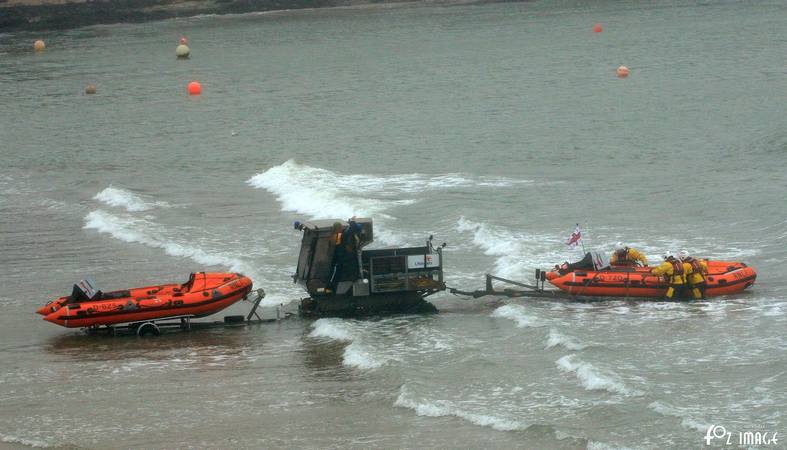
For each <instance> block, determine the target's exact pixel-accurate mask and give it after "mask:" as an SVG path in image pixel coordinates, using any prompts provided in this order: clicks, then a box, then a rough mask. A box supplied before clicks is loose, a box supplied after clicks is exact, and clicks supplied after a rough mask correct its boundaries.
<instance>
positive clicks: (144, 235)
mask: <svg viewBox="0 0 787 450" xmlns="http://www.w3.org/2000/svg"><path fill="white" fill-rule="evenodd" d="M84 228H86V229H93V230H96V231H98V232H99V233H106V234H109V235H111V236H112V237H114V238H115V239H119V240H121V241H123V242H128V243H135V244H143V245H146V246H148V247H152V248H158V249H161V250H163V251H164V253H166V254H167V255H170V256H176V257H181V258H188V259H191V260H192V261H195V262H197V263H199V264H204V265H206V266H222V267H226V268H227V269H228V270H229V271H230V272H239V273H243V274H245V275H247V276H248V277H250V278H251V279H252V281H254V280H255V279H256V280H261V279H262V277H261V276H260V275H259V273H258V272H257V270H256V269H255V268H254V267H252V266H251V265H250V264H249V263H247V262H246V261H244V260H243V259H241V258H239V257H237V256H235V255H229V254H225V253H222V252H213V251H208V250H205V249H203V248H201V247H199V246H197V245H195V244H193V243H191V242H178V241H176V240H174V238H170V237H168V236H167V234H168V233H167V231H166V230H162V229H160V228H161V227H160V226H158V225H157V224H155V223H153V222H151V221H149V220H148V219H140V218H136V217H130V216H118V215H114V214H110V213H108V212H106V211H103V210H100V209H98V210H95V211H91V212H90V213H88V214H87V215H86V216H85V226H84ZM293 299H294V297H293V296H288V295H284V294H279V295H276V294H269V295H266V297H265V299H263V301H262V302H260V304H261V305H262V306H275V305H279V304H282V303H284V304H287V303H290V302H291V301H293Z"/></svg>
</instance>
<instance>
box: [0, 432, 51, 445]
mask: <svg viewBox="0 0 787 450" xmlns="http://www.w3.org/2000/svg"><path fill="white" fill-rule="evenodd" d="M0 442H5V443H6V444H21V445H25V446H27V447H33V448H48V447H51V445H50V444H48V443H47V442H44V441H41V440H38V439H27V438H22V437H18V436H11V435H2V437H0Z"/></svg>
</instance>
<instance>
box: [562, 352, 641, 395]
mask: <svg viewBox="0 0 787 450" xmlns="http://www.w3.org/2000/svg"><path fill="white" fill-rule="evenodd" d="M556 364H557V367H558V368H559V369H560V370H562V371H563V372H567V373H575V374H576V376H577V378H578V379H579V382H580V384H582V386H583V387H584V388H585V389H587V390H589V391H596V390H605V391H609V392H612V393H614V394H622V395H636V394H638V393H637V392H636V391H633V390H630V389H629V388H627V387H626V385H625V384H623V382H622V381H621V380H620V379H619V378H618V377H617V376H616V375H614V374H609V373H607V374H605V373H603V372H601V371H600V370H599V369H597V368H596V367H594V366H593V365H592V364H590V363H586V362H584V361H580V360H578V359H577V357H576V355H574V354H571V355H566V356H564V357H562V358H560V359H558V360H557V363H556Z"/></svg>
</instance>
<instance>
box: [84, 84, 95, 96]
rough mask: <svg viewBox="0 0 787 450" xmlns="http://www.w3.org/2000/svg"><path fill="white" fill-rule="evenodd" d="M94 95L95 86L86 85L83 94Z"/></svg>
mask: <svg viewBox="0 0 787 450" xmlns="http://www.w3.org/2000/svg"><path fill="white" fill-rule="evenodd" d="M95 93H96V86H95V85H93V84H88V85H87V86H85V94H87V95H93V94H95Z"/></svg>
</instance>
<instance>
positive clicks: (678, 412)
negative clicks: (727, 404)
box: [648, 401, 710, 432]
mask: <svg viewBox="0 0 787 450" xmlns="http://www.w3.org/2000/svg"><path fill="white" fill-rule="evenodd" d="M648 408H650V409H652V410H653V411H656V412H657V413H659V414H661V415H662V416H672V417H677V418H678V419H680V424H681V425H682V426H683V427H684V428H687V429H690V430H697V431H702V432H705V431H707V430H708V428H709V427H710V424H707V423H704V422H700V421H698V420H696V419H694V418H692V417H691V416H690V415H689V413H688V412H686V411H685V410H683V409H681V408H677V407H675V406H671V405H668V404H666V403H662V402H659V401H655V402H653V403H651V404H649V405H648Z"/></svg>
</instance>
